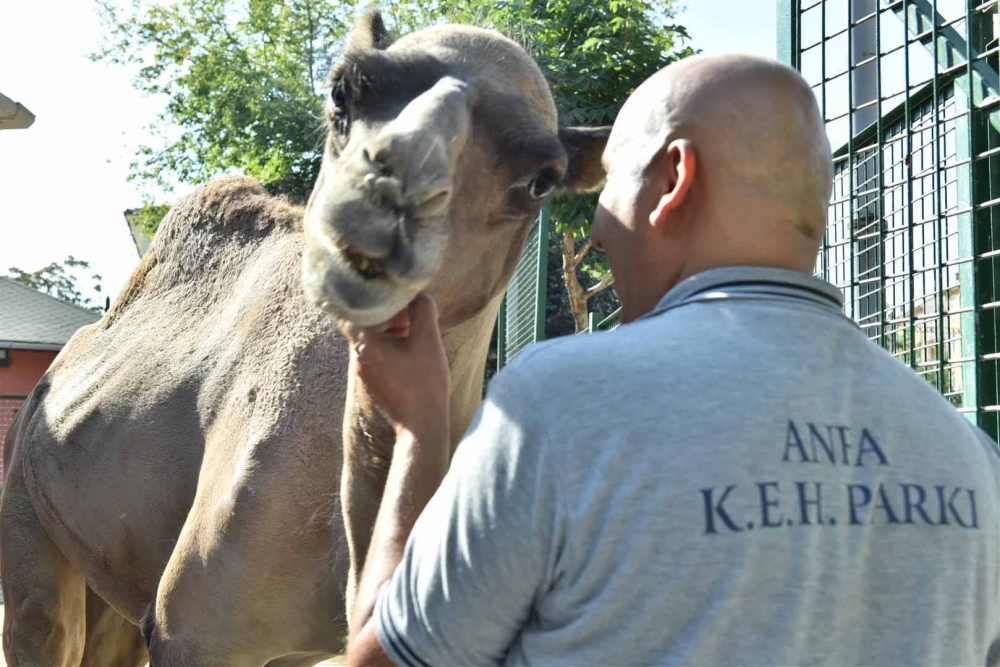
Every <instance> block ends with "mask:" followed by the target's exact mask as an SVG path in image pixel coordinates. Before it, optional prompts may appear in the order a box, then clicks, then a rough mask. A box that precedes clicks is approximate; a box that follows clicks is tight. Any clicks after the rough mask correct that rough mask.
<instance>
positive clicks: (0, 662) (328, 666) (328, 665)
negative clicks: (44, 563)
mask: <svg viewBox="0 0 1000 667" xmlns="http://www.w3.org/2000/svg"><path fill="white" fill-rule="evenodd" d="M2 626H3V605H2V604H0V627H2ZM346 664H347V659H346V658H334V659H333V660H330V661H328V662H323V663H320V664H319V665H317V666H316V667H335V666H338V665H346ZM0 667H7V662H6V661H5V660H4V659H3V652H2V651H0Z"/></svg>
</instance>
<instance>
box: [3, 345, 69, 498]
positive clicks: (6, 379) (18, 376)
mask: <svg viewBox="0 0 1000 667" xmlns="http://www.w3.org/2000/svg"><path fill="white" fill-rule="evenodd" d="M57 354H58V352H43V351H38V350H11V351H10V366H3V367H0V444H3V441H4V439H5V438H6V437H7V428H8V427H9V426H10V424H11V422H12V421H14V413H15V412H17V409H18V408H20V407H21V403H22V402H23V401H24V397H25V396H27V395H28V394H29V393H31V390H32V389H34V387H35V384H37V383H38V380H39V378H41V377H42V374H43V373H45V371H46V369H47V368H48V367H49V364H51V363H52V360H53V359H55V358H56V355H57ZM2 454H3V452H0V456H2ZM2 479H3V459H2V458H0V480H2Z"/></svg>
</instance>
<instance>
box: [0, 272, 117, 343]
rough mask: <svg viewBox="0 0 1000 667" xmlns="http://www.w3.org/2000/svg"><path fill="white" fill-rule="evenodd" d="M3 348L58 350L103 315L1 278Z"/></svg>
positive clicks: (1, 338) (1, 341)
mask: <svg viewBox="0 0 1000 667" xmlns="http://www.w3.org/2000/svg"><path fill="white" fill-rule="evenodd" d="M0 313H3V316H2V317H0V347H6V348H13V349H20V350H59V349H62V346H63V345H65V344H66V342H67V341H69V339H70V337H71V336H72V335H73V334H74V333H75V332H76V330H77V329H79V328H80V327H82V326H84V325H87V324H92V323H94V322H96V321H97V320H99V319H101V315H100V313H96V312H94V311H92V310H87V309H86V308H82V307H80V306H75V305H73V304H71V303H66V302H65V301H60V300H59V299H57V298H55V297H52V296H49V295H48V294H43V293H42V292H39V291H37V290H34V289H32V288H30V287H28V286H26V285H22V284H21V283H19V282H16V281H14V280H11V279H9V278H0Z"/></svg>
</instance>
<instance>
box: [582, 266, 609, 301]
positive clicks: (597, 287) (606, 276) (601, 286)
mask: <svg viewBox="0 0 1000 667" xmlns="http://www.w3.org/2000/svg"><path fill="white" fill-rule="evenodd" d="M614 284H615V276H614V274H612V273H611V272H610V271H608V272H607V273H605V274H604V277H603V278H601V281H600V282H599V283H597V284H596V285H593V286H592V287H591V288H590V289H588V290H587V291H586V292H584V295H583V298H584V299H585V300H587V301H590V299H591V298H593V297H594V296H595V295H596V294H597V293H598V292H600V291H601V290H603V289H605V288H607V287H611V286H612V285H614Z"/></svg>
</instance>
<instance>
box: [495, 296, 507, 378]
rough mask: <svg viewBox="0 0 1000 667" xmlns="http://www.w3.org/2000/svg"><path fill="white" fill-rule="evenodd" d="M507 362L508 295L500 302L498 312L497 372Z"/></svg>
mask: <svg viewBox="0 0 1000 667" xmlns="http://www.w3.org/2000/svg"><path fill="white" fill-rule="evenodd" d="M506 364H507V297H506V296H505V297H504V298H503V300H502V301H501V302H500V310H499V312H497V372H498V373H499V372H500V369H501V368H503V367H504V366H505V365H506Z"/></svg>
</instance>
